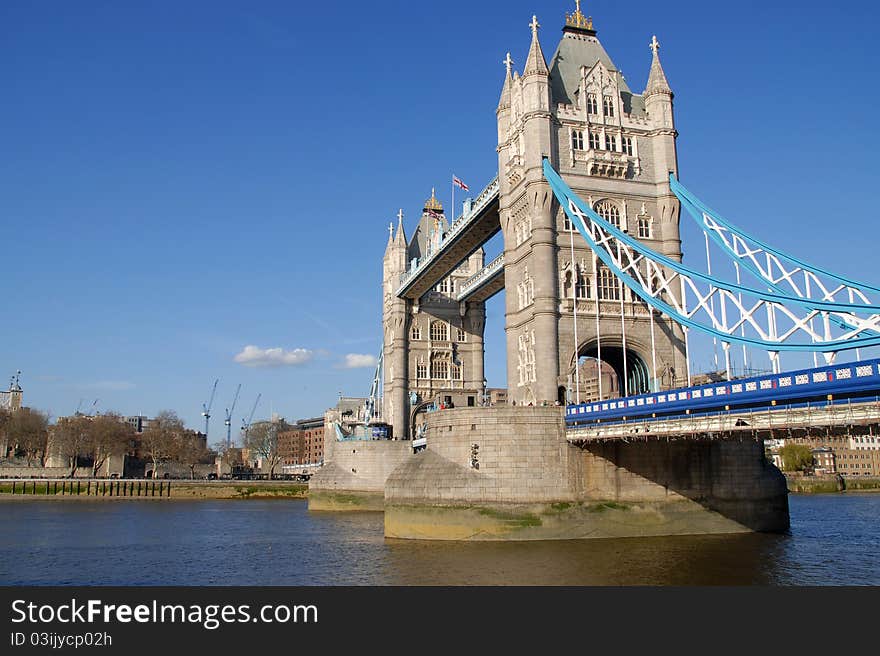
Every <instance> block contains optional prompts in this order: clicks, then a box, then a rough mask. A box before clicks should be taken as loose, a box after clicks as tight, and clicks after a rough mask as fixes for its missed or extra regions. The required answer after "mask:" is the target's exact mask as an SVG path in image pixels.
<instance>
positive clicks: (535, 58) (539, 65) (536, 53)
mask: <svg viewBox="0 0 880 656" xmlns="http://www.w3.org/2000/svg"><path fill="white" fill-rule="evenodd" d="M529 27H531V28H532V46H531V47H530V48H529V56H528V57H527V58H526V67H525V70H524V71H523V77H528V76H529V75H549V74H550V71H549V70H548V69H547V60H546V59H544V51H543V50H541V43H540V41H538V28H539V27H541V25H540V24H539V23H538V17H537V16H532V22H531V23H529Z"/></svg>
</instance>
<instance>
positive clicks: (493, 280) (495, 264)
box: [455, 253, 504, 303]
mask: <svg viewBox="0 0 880 656" xmlns="http://www.w3.org/2000/svg"><path fill="white" fill-rule="evenodd" d="M502 289H504V253H502V254H501V255H499V256H498V257H497V258H495V259H494V260H492V261H491V262H489V264H487V265H486V266H484V267H483V268H482V269H481V270H480V271H478V272H477V273H476V274H475V275H473V276H471V277H470V278H469V279H468V280H466V281H465V282H464V283H463V284H462V286H461V289H460V290H459V292H458V295H457V296H456V297H455V300H456V301H458V302H459V303H463V302H465V301H476V302H482V301H487V300H489V299H490V298H492V297H493V296H495V294H497V293H498V292H500V291H501V290H502Z"/></svg>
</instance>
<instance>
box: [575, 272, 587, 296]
mask: <svg viewBox="0 0 880 656" xmlns="http://www.w3.org/2000/svg"><path fill="white" fill-rule="evenodd" d="M575 295H576V296H577V297H578V298H579V299H586V298H590V279H589V278H588V277H587V273H586V271H584V270H583V267H578V272H577V284H576V285H575Z"/></svg>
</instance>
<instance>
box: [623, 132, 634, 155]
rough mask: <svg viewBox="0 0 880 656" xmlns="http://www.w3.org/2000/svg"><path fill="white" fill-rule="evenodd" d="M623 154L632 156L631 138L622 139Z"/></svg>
mask: <svg viewBox="0 0 880 656" xmlns="http://www.w3.org/2000/svg"><path fill="white" fill-rule="evenodd" d="M623 152H625V153H626V154H627V155H629V156H630V157H632V155H633V139H632V137H624V138H623Z"/></svg>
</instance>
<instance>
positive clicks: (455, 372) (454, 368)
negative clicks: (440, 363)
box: [449, 364, 461, 380]
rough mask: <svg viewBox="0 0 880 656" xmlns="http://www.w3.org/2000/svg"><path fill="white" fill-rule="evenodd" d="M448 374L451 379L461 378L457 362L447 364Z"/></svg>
mask: <svg viewBox="0 0 880 656" xmlns="http://www.w3.org/2000/svg"><path fill="white" fill-rule="evenodd" d="M449 375H450V378H452V380H461V367H460V366H459V365H457V364H452V365H449Z"/></svg>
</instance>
